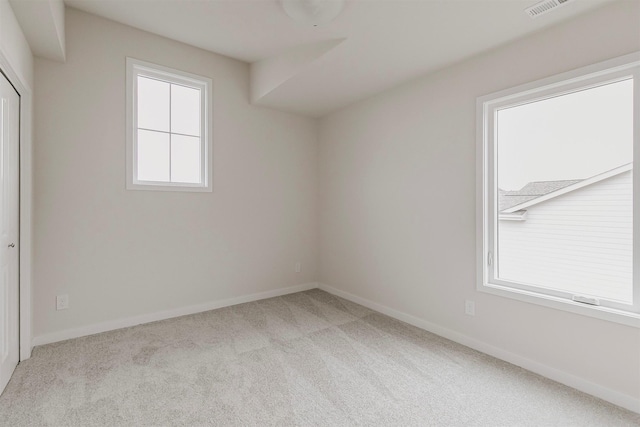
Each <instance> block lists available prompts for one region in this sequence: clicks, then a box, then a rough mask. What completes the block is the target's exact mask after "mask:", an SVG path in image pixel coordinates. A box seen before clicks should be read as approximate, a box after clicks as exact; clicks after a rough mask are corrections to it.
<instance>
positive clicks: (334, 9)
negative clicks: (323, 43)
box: [280, 0, 344, 27]
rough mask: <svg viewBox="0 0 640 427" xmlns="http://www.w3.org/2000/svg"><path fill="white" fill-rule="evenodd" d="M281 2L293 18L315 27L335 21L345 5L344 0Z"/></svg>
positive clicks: (290, 0) (283, 0)
mask: <svg viewBox="0 0 640 427" xmlns="http://www.w3.org/2000/svg"><path fill="white" fill-rule="evenodd" d="M280 3H282V8H283V9H284V11H285V12H286V14H287V15H289V17H290V18H291V19H293V20H294V21H297V22H300V23H302V24H305V25H313V26H314V27H317V26H318V25H322V24H326V23H328V22H331V21H333V20H334V19H335V18H336V16H338V15H339V14H340V12H342V8H343V7H344V0H280Z"/></svg>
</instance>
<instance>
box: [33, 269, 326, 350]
mask: <svg viewBox="0 0 640 427" xmlns="http://www.w3.org/2000/svg"><path fill="white" fill-rule="evenodd" d="M317 287H318V284H317V283H315V282H311V283H304V284H302V285H297V286H290V287H288V288H280V289H274V290H272V291H266V292H259V293H257V294H251V295H244V296H240V297H235V298H228V299H224V300H217V301H210V302H206V303H203V304H197V305H191V306H188V307H180V308H174V309H171V310H165V311H159V312H156V313H149V314H142V315H140V316H133V317H127V318H125V319H117V320H110V321H108V322H102V323H94V324H92V325H87V326H82V327H80V328H73V329H65V330H63V331H58V332H52V333H49V334H44V335H39V336H37V337H34V338H33V341H32V342H31V343H32V347H35V346H38V345H43V344H50V343H54V342H58V341H64V340H68V339H72V338H79V337H84V336H87V335H93V334H99V333H101V332H107V331H113V330H116V329H122V328H128V327H130V326H135V325H141V324H143V323H150V322H156V321H158V320H165V319H171V318H172V317H180V316H186V315H189V314H195V313H201V312H203V311H209V310H215V309H216V308H222V307H229V306H231V305H237V304H243V303H245V302H252V301H258V300H261V299H266V298H273V297H279V296H282V295H287V294H292V293H295V292H302V291H308V290H309V289H314V288H317Z"/></svg>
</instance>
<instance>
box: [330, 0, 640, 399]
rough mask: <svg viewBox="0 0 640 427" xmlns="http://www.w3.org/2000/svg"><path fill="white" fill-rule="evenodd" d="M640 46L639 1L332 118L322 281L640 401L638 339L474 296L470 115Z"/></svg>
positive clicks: (603, 325) (578, 319) (594, 323)
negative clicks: (518, 90) (479, 105)
mask: <svg viewBox="0 0 640 427" xmlns="http://www.w3.org/2000/svg"><path fill="white" fill-rule="evenodd" d="M639 35H640V2H636V1H634V2H622V3H616V4H613V5H611V6H607V7H605V8H604V9H600V10H597V11H595V12H593V13H590V14H588V15H584V16H582V17H578V18H577V19H575V20H573V21H571V22H568V23H566V24H564V25H562V26H561V27H555V28H552V29H549V30H547V31H544V32H541V33H537V34H535V35H532V36H530V37H527V38H524V39H521V40H519V41H516V42H514V43H512V44H509V45H506V46H503V47H502V48H499V49H496V50H494V51H491V52H489V53H486V54H484V55H481V56H478V57H476V58H473V59H471V60H468V61H465V62H463V63H460V64H457V65H455V66H452V67H450V68H447V69H445V70H442V71H441V72H438V73H435V74H432V75H429V76H425V77H424V78H421V79H418V80H415V81H413V82H410V83H408V84H405V85H402V86H400V87H397V88H395V89H393V90H390V91H387V92H385V93H382V94H379V95H377V96H375V97H373V98H370V99H368V100H365V101H362V102H360V103H358V104H355V105H353V106H351V107H348V108H346V109H344V110H342V111H339V112H336V113H334V114H332V115H330V116H328V117H326V118H324V119H323V120H322V121H321V125H320V145H319V147H320V148H319V150H320V180H319V183H320V214H319V218H320V234H319V235H320V282H322V283H324V284H326V285H329V286H332V287H335V288H337V289H339V290H341V291H344V292H348V293H350V294H352V295H355V296H358V297H361V298H365V299H367V300H369V301H371V302H374V303H378V304H382V305H384V306H386V307H389V308H391V309H394V310H397V311H399V312H402V313H405V314H409V315H412V316H415V317H417V318H419V319H423V320H425V321H426V322H430V323H431V324H435V325H437V326H438V327H441V328H444V329H446V330H449V331H452V332H453V333H455V334H459V336H466V337H469V338H470V339H471V340H474V341H475V342H480V343H485V344H487V345H489V346H493V348H497V349H499V350H500V351H501V352H502V353H504V354H512V355H514V357H516V358H519V359H528V360H533V361H535V364H537V366H539V367H545V368H544V369H547V368H548V369H547V371H549V372H551V371H553V372H555V373H556V374H557V375H556V377H562V376H565V377H566V378H572V379H576V378H577V379H579V380H580V381H581V384H582V385H583V386H584V387H583V388H589V387H590V386H589V384H592V385H594V386H595V387H596V388H597V389H598V390H600V392H603V391H604V393H600V394H606V393H608V392H611V393H610V394H609V397H611V396H613V397H614V398H616V399H617V401H619V402H626V403H628V405H627V406H632V405H633V404H634V402H638V399H640V331H639V330H638V329H636V328H632V327H629V326H623V325H620V324H616V323H610V322H606V321H602V320H598V319H594V318H588V317H583V316H579V315H575V314H570V313H566V312H559V311H556V310H553V309H549V308H546V307H542V306H538V305H532V304H526V303H522V302H519V301H515V300H511V299H505V298H501V297H497V296H493V295H489V294H485V293H479V292H477V291H476V269H475V268H476V255H475V248H476V246H475V244H476V240H475V239H476V228H475V226H476V219H475V212H476V205H475V197H476V181H475V179H476V171H475V161H476V151H475V150H476V134H475V129H476V128H475V124H476V122H475V118H476V116H475V114H476V98H477V97H479V96H482V95H486V94H489V93H492V92H494V91H497V90H500V89H506V88H509V87H513V86H516V85H519V84H523V83H526V82H529V81H532V80H536V79H540V78H543V77H547V76H550V75H553V74H556V73H560V72H564V71H568V70H571V69H574V68H577V67H581V66H585V65H588V64H592V63H595V62H599V61H602V60H606V59H609V58H613V57H617V56H621V55H624V54H627V53H630V52H633V51H637V50H640V36H639ZM425 54H428V53H425ZM465 299H471V300H475V302H476V316H475V317H470V316H466V315H465V314H464V300H465ZM544 369H541V370H544ZM636 405H637V403H636ZM636 408H638V409H637V410H640V407H639V406H636Z"/></svg>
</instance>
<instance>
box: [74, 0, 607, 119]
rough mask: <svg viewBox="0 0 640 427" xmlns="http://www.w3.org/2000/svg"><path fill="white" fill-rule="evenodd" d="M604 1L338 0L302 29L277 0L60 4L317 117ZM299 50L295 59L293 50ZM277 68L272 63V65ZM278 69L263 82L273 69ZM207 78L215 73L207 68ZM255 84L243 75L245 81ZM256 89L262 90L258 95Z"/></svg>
mask: <svg viewBox="0 0 640 427" xmlns="http://www.w3.org/2000/svg"><path fill="white" fill-rule="evenodd" d="M611 1H613V0H574V1H572V2H569V3H568V4H566V5H565V6H562V7H559V8H557V9H556V10H555V11H554V12H552V13H549V14H547V15H543V16H540V17H538V18H536V19H531V18H529V17H528V16H527V15H526V14H525V12H524V9H525V8H527V7H529V6H531V5H533V4H535V3H537V2H538V0H497V1H496V0H347V1H346V5H345V9H344V11H343V12H342V14H341V15H340V16H338V18H336V20H334V21H333V22H331V23H329V24H328V25H326V26H324V27H306V26H303V25H301V24H297V23H296V22H294V21H292V20H291V19H290V18H289V17H288V16H287V15H285V13H284V11H283V10H282V7H281V6H280V4H279V2H278V1H277V0H65V3H66V4H67V5H68V6H71V7H74V8H77V9H80V10H83V11H86V12H90V13H93V14H96V15H100V16H103V17H105V18H109V19H112V20H114V21H117V22H121V23H123V24H127V25H130V26H133V27H137V28H140V29H143V30H146V31H149V32H152V33H155V34H159V35H162V36H165V37H169V38H172V39H175V40H178V41H181V42H184V43H188V44H190V45H194V46H197V47H200V48H203V49H206V50H209V51H212V52H216V53H220V54H223V55H227V56H230V57H232V58H237V59H239V60H242V61H246V62H249V63H256V64H258V63H259V62H258V61H262V62H261V63H262V64H264V63H268V65H269V66H265V67H262V66H261V67H258V66H255V64H254V67H252V72H253V73H256V74H257V73H264V72H270V73H271V75H270V81H272V82H273V81H277V82H278V84H275V85H274V84H271V86H270V87H268V88H267V89H268V90H266V91H265V90H260V91H255V92H260V93H261V94H262V95H261V96H259V97H255V98H254V99H253V101H254V102H256V103H259V104H261V105H268V106H271V107H274V108H279V109H282V110H286V111H294V112H299V113H303V114H306V115H309V116H314V117H320V116H323V115H325V114H327V113H329V112H331V111H334V110H336V109H339V108H341V107H343V106H346V105H348V104H350V103H352V102H355V101H357V100H360V99H363V98H366V97H368V96H370V95H372V94H374V93H376V92H379V91H381V90H384V89H387V88H389V87H392V86H395V85H397V84H399V83H401V82H403V81H405V80H408V79H410V78H413V77H416V76H419V75H421V74H424V73H427V72H429V71H433V70H436V69H439V68H442V67H444V66H446V65H448V64H451V63H454V62H457V61H460V60H462V59H464V58H467V57H470V56H472V55H475V54H478V53H479V52H482V51H485V50H488V49H491V48H493V47H496V46H498V45H501V44H504V43H506V42H508V41H510V40H513V39H516V38H518V37H522V36H524V35H525V34H528V33H531V32H534V31H538V30H540V29H542V28H544V27H547V26H550V25H554V24H557V23H559V22H561V21H564V20H567V19H570V18H571V17H573V16H576V15H578V14H580V13H583V12H585V11H587V10H591V9H593V8H596V7H598V6H600V5H603V4H605V3H608V2H611ZM336 39H344V41H343V42H341V43H336V45H335V47H333V48H331V49H329V50H327V51H326V52H323V53H322V54H319V56H318V55H316V54H310V55H307V57H308V59H306V60H305V61H306V62H305V63H304V64H297V65H296V67H295V69H289V70H284V71H283V67H282V66H276V67H274V66H272V65H273V64H274V63H276V65H277V63H278V61H280V62H283V61H285V62H286V61H290V60H291V57H292V55H293V56H296V57H299V56H300V50H301V49H303V50H304V49H305V47H304V46H305V45H309V46H310V49H312V50H313V49H315V50H316V51H317V48H316V47H315V46H317V45H318V43H319V42H323V41H329V40H336ZM303 56H304V55H303ZM280 65H282V64H280ZM265 70H267V71H265ZM275 72H281V73H283V74H282V76H281V78H280V79H275V80H274V79H273V78H272V77H273V73H275ZM212 75H213V77H214V78H215V71H212ZM262 80H264V79H263V78H262V76H252V81H254V84H259V83H255V82H260V81H262ZM264 92H266V93H264Z"/></svg>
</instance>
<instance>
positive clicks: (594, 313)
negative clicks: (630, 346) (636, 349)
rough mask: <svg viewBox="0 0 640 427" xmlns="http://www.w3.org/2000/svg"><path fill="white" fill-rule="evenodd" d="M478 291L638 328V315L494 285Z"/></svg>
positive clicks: (488, 285)
mask: <svg viewBox="0 0 640 427" xmlns="http://www.w3.org/2000/svg"><path fill="white" fill-rule="evenodd" d="M478 291H480V292H485V293H489V294H492V295H498V296H501V297H505V298H510V299H515V300H518V301H523V302H527V303H530V304H537V305H541V306H544V307H549V308H553V309H556V310H562V311H566V312H569V313H575V314H580V315H583V316H587V317H593V318H596V319H601V320H606V321H609V322H614V323H619V324H621V325H626V326H632V327H635V328H640V313H631V312H628V311H622V310H616V309H612V308H608V307H601V306H593V305H586V304H582V303H579V302H574V301H570V300H567V299H564V298H557V297H553V296H550V295H544V294H538V293H535V292H529V291H525V290H520V289H514V288H509V287H506V286H500V285H494V284H486V285H483V284H480V285H479V286H478Z"/></svg>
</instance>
